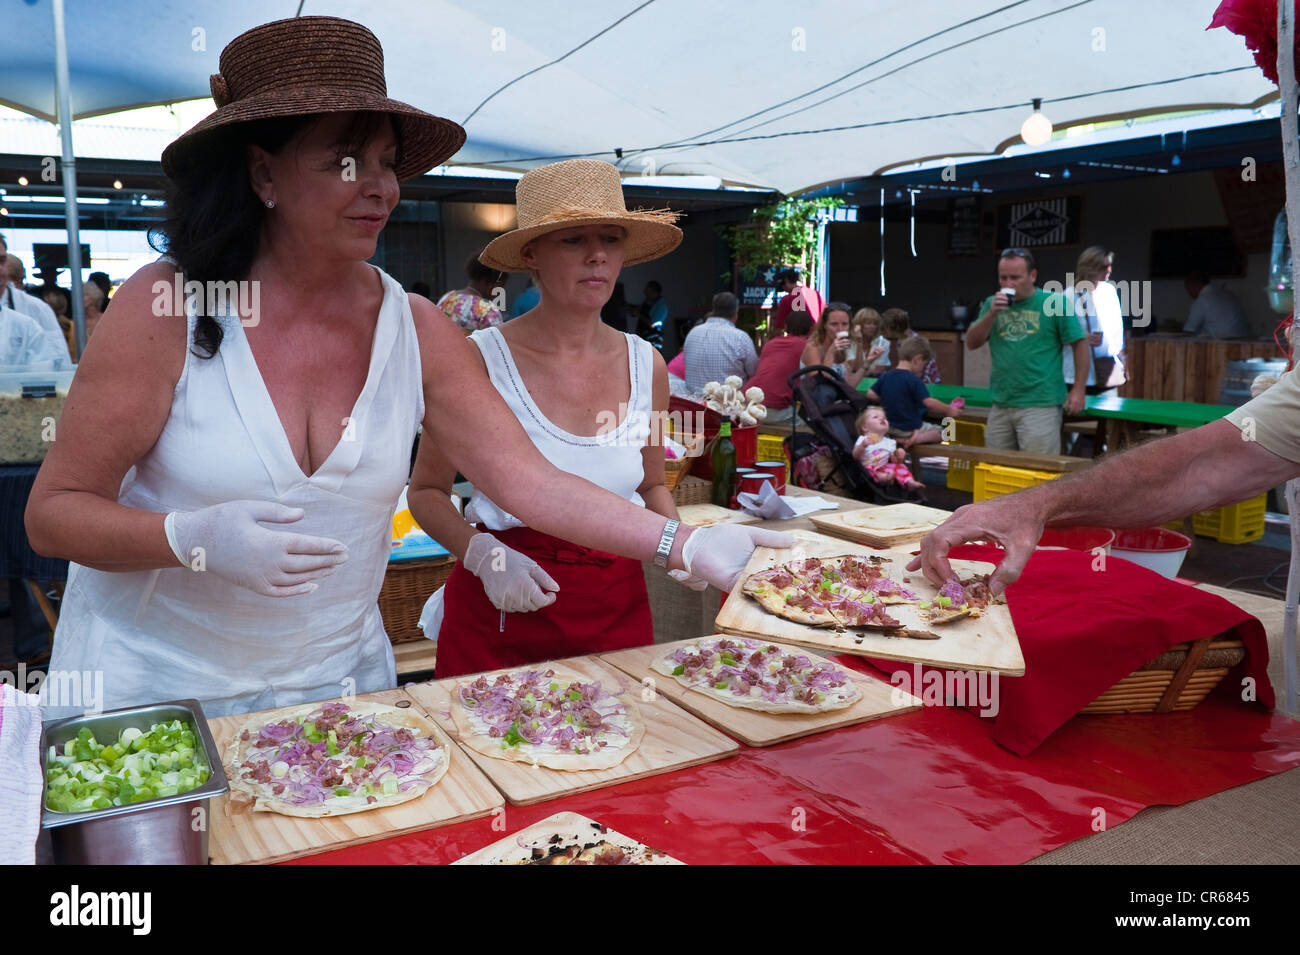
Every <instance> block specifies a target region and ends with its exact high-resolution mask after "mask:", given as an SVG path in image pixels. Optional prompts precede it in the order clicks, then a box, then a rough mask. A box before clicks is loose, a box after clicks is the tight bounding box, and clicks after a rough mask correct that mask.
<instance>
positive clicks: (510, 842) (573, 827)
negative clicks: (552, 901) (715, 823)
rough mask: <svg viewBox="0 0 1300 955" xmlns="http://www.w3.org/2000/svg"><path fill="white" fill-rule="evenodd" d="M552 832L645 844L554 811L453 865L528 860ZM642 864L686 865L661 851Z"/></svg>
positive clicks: (569, 839)
mask: <svg viewBox="0 0 1300 955" xmlns="http://www.w3.org/2000/svg"><path fill="white" fill-rule="evenodd" d="M602 829H603V830H604V831H603V832H602V831H601V830H602ZM555 836H559V837H560V839H561V840H562V843H561V844H563V845H568V844H569V843H573V842H577V843H579V844H583V845H585V844H586V843H589V842H598V841H604V842H610V843H613V844H614V845H616V846H622V847H623V848H625V849H629V850H631V851H633V852H637V851H638V850H643V849H645V848H646V846H645V845H644V844H643V843H640V842H638V841H637V840H635V839H633V838H632V837H631V836H625V835H623V834H622V833H621V832H615V831H614V830H613V829H610V828H609V827H608V826H601V824H600V823H598V822H596V821H595V820H593V819H588V818H587V817H586V816H584V815H582V814H580V813H576V812H557V813H556V814H555V815H553V816H547V817H546V818H545V819H543V820H541V821H540V822H535V823H533V824H532V825H531V826H529V827H528V828H527V829H521V830H520V831H519V832H516V833H515V834H514V835H513V836H506V837H505V838H504V839H500V840H498V841H496V842H494V843H492V844H491V845H488V846H484V847H483V848H482V849H479V850H478V851H477V852H472V853H470V854H469V855H467V856H464V857H463V858H460V859H457V860H456V861H455V862H453V863H452V865H514V864H516V863H521V862H527V861H529V860H531V859H532V855H533V847H534V846H536V847H538V848H540V849H542V850H543V851H545V850H546V848H547V846H548V845H550V844H551V839H553V838H554V837H555ZM643 864H644V865H685V863H684V862H681V861H679V860H677V859H674V858H673V857H672V856H670V855H666V854H664V853H662V852H659V853H656V854H655V855H653V856H650V857H649V858H648V859H647V860H646V861H645V862H644V863H643Z"/></svg>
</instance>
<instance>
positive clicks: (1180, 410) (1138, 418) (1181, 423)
mask: <svg viewBox="0 0 1300 955" xmlns="http://www.w3.org/2000/svg"><path fill="white" fill-rule="evenodd" d="M1085 410H1086V412H1087V413H1088V414H1090V415H1092V416H1093V417H1095V418H1100V419H1101V420H1100V421H1099V422H1098V428H1097V442H1096V445H1095V447H1096V448H1097V453H1100V450H1101V448H1102V447H1105V448H1106V449H1107V450H1108V451H1122V450H1124V449H1125V448H1127V447H1130V446H1131V445H1134V444H1136V443H1137V437H1138V432H1139V431H1141V430H1142V427H1143V425H1146V426H1150V425H1158V426H1160V427H1163V428H1165V429H1167V430H1172V429H1174V428H1199V427H1200V426H1201V425H1204V424H1209V423H1210V422H1211V421H1218V420H1219V419H1220V418H1222V417H1223V416H1224V415H1226V414H1228V413H1229V412H1230V411H1235V410H1236V409H1235V408H1234V407H1233V406H1232V405H1202V404H1197V403H1196V402H1192V401H1155V400H1152V399H1150V398H1120V397H1117V396H1115V395H1096V396H1094V397H1091V398H1089V399H1088V402H1087V405H1086V406H1085Z"/></svg>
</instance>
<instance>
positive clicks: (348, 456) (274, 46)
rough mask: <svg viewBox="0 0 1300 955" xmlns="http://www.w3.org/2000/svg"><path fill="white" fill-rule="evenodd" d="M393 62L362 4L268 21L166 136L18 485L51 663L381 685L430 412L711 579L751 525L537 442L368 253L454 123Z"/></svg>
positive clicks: (436, 318)
mask: <svg viewBox="0 0 1300 955" xmlns="http://www.w3.org/2000/svg"><path fill="white" fill-rule="evenodd" d="M386 89H387V88H386V84H385V80H384V71H383V51H382V49H381V48H380V45H379V42H378V40H377V39H376V38H375V37H374V35H373V34H371V33H370V31H369V30H367V29H365V28H364V27H362V26H361V25H359V24H356V23H351V22H349V21H346V20H338V19H334V18H329V17H304V18H301V19H294V20H282V21H277V22H275V23H269V24H266V25H264V26H260V27H256V28H254V29H253V30H250V31H248V32H247V33H244V34H242V35H240V36H239V37H237V38H236V39H234V40H233V41H232V42H231V43H230V44H229V45H228V46H227V47H226V48H225V49H224V50H223V51H222V54H221V61H220V73H219V74H217V75H215V76H214V77H213V78H212V91H213V97H214V99H215V101H216V103H217V106H218V109H217V111H216V112H215V113H213V114H212V115H211V116H209V117H208V118H207V119H205V120H204V121H203V122H201V123H199V124H198V125H197V126H195V127H194V128H193V129H191V130H190V131H189V132H188V133H186V134H185V135H184V136H182V137H180V138H179V139H178V140H176V142H174V143H173V144H172V145H171V146H169V147H168V148H167V150H166V151H165V152H164V154H163V168H164V171H165V172H166V173H167V175H168V178H169V179H170V181H171V189H170V192H169V196H168V210H167V220H166V222H165V223H164V225H163V226H162V228H161V234H162V237H163V239H164V240H165V247H166V250H167V253H168V257H169V258H168V259H165V260H163V261H160V262H157V263H155V264H153V265H150V266H147V267H145V268H144V269H142V270H140V271H139V272H137V273H136V274H135V275H134V276H133V277H132V278H131V279H129V280H128V281H127V282H126V283H125V284H124V285H123V286H122V287H121V288H120V289H119V290H118V293H117V295H116V296H114V299H113V307H112V308H111V309H110V310H109V311H108V312H107V313H106V314H105V316H104V319H103V321H102V322H101V323H100V326H99V330H98V331H97V332H96V334H95V337H94V339H92V340H91V342H90V343H89V345H88V347H87V348H86V352H85V354H84V355H83V356H82V362H81V365H80V369H79V371H78V373H77V376H76V378H75V380H74V382H73V384H72V387H71V389H70V392H69V395H68V399H67V403H66V405H65V408H64V412H63V417H62V419H61V420H60V422H59V432H58V440H57V441H56V442H54V444H53V445H52V446H51V449H50V452H49V454H48V456H47V457H46V459H45V463H44V465H43V467H42V470H41V472H40V474H39V476H38V477H37V480H36V485H35V487H34V489H33V491H32V495H31V498H30V501H29V504H28V510H27V529H28V534H29V536H30V539H31V542H32V546H33V547H34V548H35V549H36V550H38V551H39V552H41V553H45V554H51V555H58V556H61V557H66V558H68V559H69V560H71V561H73V562H74V563H73V565H72V567H71V571H70V573H69V580H68V588H67V593H66V596H65V601H64V606H63V612H62V616H61V619H60V622H59V627H58V630H57V632H56V635H55V645H54V657H53V660H52V662H51V667H52V668H53V669H57V670H87V671H96V670H98V671H100V672H102V673H103V674H104V692H103V699H102V700H101V701H100V702H101V703H102V705H103V706H105V707H106V708H114V707H122V706H129V705H134V704H146V703H152V702H157V701H159V700H170V699H177V698H184V697H193V698H197V699H199V700H201V701H202V702H203V704H204V708H205V710H206V712H207V714H208V715H209V716H214V715H222V714H226V713H233V712H241V711H247V710H252V709H260V708H264V707H270V706H278V705H287V704H293V703H296V702H301V701H307V700H316V699H324V698H328V697H332V696H337V695H339V694H341V693H347V692H349V691H350V690H356V691H361V692H364V691H368V690H375V689H379V688H382V687H387V686H392V685H394V683H395V673H394V666H393V655H392V650H391V647H390V645H389V643H388V640H387V637H386V635H385V633H384V628H383V623H382V620H381V618H380V615H379V610H378V606H377V597H378V593H379V588H380V585H381V583H382V581H383V577H384V570H385V565H386V562H387V557H388V550H389V543H388V540H389V533H388V525H389V521H390V519H391V517H392V513H393V509H394V506H395V504H396V502H397V498H398V496H399V494H400V493H401V490H402V488H403V485H404V484H405V482H406V479H407V472H408V469H409V449H410V447H411V443H412V441H413V439H414V436H415V433H416V429H417V427H419V426H420V425H421V424H423V427H424V436H425V440H424V441H423V442H422V446H424V447H428V446H430V445H437V446H438V447H439V448H440V450H441V451H442V453H444V454H445V455H447V457H448V458H450V460H452V461H454V462H455V464H456V466H457V467H458V468H459V469H460V470H461V471H462V472H463V473H464V474H465V475H466V476H468V477H469V478H470V479H471V480H472V481H473V482H474V484H475V485H476V486H477V487H479V488H481V489H482V490H483V492H484V493H485V494H487V495H488V496H490V497H491V498H492V499H493V500H499V501H501V502H502V504H503V505H504V506H506V507H509V508H511V509H512V510H514V511H515V512H517V513H519V514H520V515H521V516H523V517H524V518H525V519H526V520H528V521H529V522H530V523H531V524H533V525H534V526H536V527H538V528H541V529H544V530H546V531H548V532H552V533H555V532H559V531H561V530H563V531H564V532H565V533H567V534H568V535H569V536H570V537H572V538H573V539H575V540H578V541H579V542H581V543H582V544H584V545H587V546H592V547H600V548H603V549H605V550H609V551H613V552H617V553H624V554H629V555H634V556H637V557H640V558H642V559H649V558H650V557H652V556H655V555H656V554H667V555H668V556H667V557H666V558H665V559H666V560H667V561H669V562H670V564H671V566H673V567H675V568H686V569H691V568H693V569H694V572H695V573H697V574H699V575H700V576H702V577H705V578H708V579H710V580H711V581H713V582H716V583H721V584H723V585H726V584H727V583H728V582H729V581H730V580H731V579H733V578H734V577H735V576H736V574H738V572H739V570H740V566H738V565H743V562H744V560H745V559H746V558H747V556H748V553H749V551H750V550H752V541H751V540H750V538H749V537H745V538H743V539H741V538H739V537H736V536H734V535H732V536H729V537H724V536H719V535H716V534H710V531H712V530H713V529H712V528H705V529H703V530H699V531H694V530H693V529H690V528H686V529H684V530H685V533H678V534H676V535H674V534H673V533H672V532H671V530H673V528H667V527H665V521H664V519H663V518H662V517H660V516H657V515H654V514H651V513H649V512H647V511H646V510H644V509H642V508H638V507H635V506H634V505H632V504H630V503H628V502H627V501H620V500H619V499H618V498H617V497H615V496H614V495H612V494H609V493H607V492H603V491H600V490H598V489H597V488H595V487H593V486H592V485H590V484H588V483H586V482H584V481H581V480H579V479H577V478H575V477H572V476H569V475H565V474H562V473H561V472H560V471H558V470H557V469H555V468H554V467H552V466H551V465H549V464H548V463H547V462H546V460H545V459H544V458H543V457H542V456H541V455H540V454H539V453H538V452H537V451H536V449H535V448H534V447H533V446H532V444H531V443H530V442H529V441H528V439H527V436H526V435H525V434H524V432H523V430H522V429H521V428H520V427H519V424H518V422H517V421H516V420H515V417H514V416H513V415H512V414H511V413H510V412H509V410H508V409H507V408H506V406H505V404H504V403H503V402H502V401H501V399H500V398H499V397H498V395H497V393H496V391H495V390H494V389H493V388H492V386H491V384H490V382H489V381H488V379H487V377H486V376H485V375H484V374H483V373H482V371H481V368H480V367H477V359H476V358H475V357H474V352H475V349H473V348H472V346H470V345H469V343H468V342H466V341H465V339H464V337H463V335H462V334H461V332H460V331H459V330H458V329H457V328H456V327H455V326H454V325H453V324H452V323H451V322H449V321H447V320H446V318H445V317H441V316H440V315H439V313H438V312H437V311H436V309H435V307H434V305H433V304H432V303H431V302H429V301H428V300H427V299H424V298H421V297H419V296H409V297H408V296H407V295H406V293H405V292H404V291H403V290H402V288H401V286H400V285H399V284H398V283H396V282H395V281H394V280H393V279H391V278H389V277H388V276H387V275H385V274H384V273H383V272H381V271H380V270H378V269H376V268H373V267H372V266H369V265H367V263H366V260H367V259H369V258H370V257H371V256H373V255H374V252H375V248H376V243H377V238H378V235H379V233H380V231H381V230H382V228H383V226H384V224H385V222H386V221H387V218H388V216H389V214H390V213H391V212H392V210H393V208H394V207H395V206H396V204H397V201H398V183H399V182H400V181H401V180H403V179H409V178H412V177H414V176H418V175H420V174H421V173H423V172H425V171H426V170H428V169H429V168H431V167H433V166H434V165H436V164H438V163H440V162H443V161H444V160H446V159H447V158H448V157H449V156H450V155H451V154H452V153H454V152H455V151H456V149H458V148H459V147H460V144H461V143H462V141H463V139H464V131H463V130H462V129H461V128H460V127H459V126H457V125H456V124H455V123H452V122H449V121H448V120H444V119H439V118H438V117H436V116H432V115H430V114H428V113H425V112H423V111H421V110H418V109H415V108H414V107H412V106H408V105H406V104H405V103H399V102H397V101H395V100H391V99H389V98H388V96H387V92H386ZM178 306H179V307H178ZM466 419H468V420H466ZM506 462H509V466H508V467H507V466H506ZM656 547H658V548H659V549H658V551H657V550H656Z"/></svg>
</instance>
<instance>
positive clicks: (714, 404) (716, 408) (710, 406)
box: [704, 398, 725, 414]
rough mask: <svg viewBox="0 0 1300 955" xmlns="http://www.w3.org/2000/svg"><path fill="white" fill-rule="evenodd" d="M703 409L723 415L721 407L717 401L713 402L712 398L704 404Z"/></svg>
mask: <svg viewBox="0 0 1300 955" xmlns="http://www.w3.org/2000/svg"><path fill="white" fill-rule="evenodd" d="M704 407H706V408H708V409H709V410H710V411H716V412H717V413H718V414H725V412H724V411H723V410H722V405H721V404H719V403H718V402H717V401H714V400H713V399H712V398H710V399H709V400H708V401H706V402H704Z"/></svg>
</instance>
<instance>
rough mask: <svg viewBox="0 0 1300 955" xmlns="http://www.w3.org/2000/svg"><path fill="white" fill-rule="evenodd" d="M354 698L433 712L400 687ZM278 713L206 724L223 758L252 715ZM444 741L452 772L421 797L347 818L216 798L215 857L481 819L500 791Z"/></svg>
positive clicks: (268, 855) (263, 856) (261, 855)
mask: <svg viewBox="0 0 1300 955" xmlns="http://www.w3.org/2000/svg"><path fill="white" fill-rule="evenodd" d="M356 699H357V700H363V701H364V700H369V701H371V702H375V703H388V704H390V705H393V706H397V705H399V704H401V703H406V704H408V705H411V706H413V707H414V708H415V709H416V710H417V711H418V712H420V713H421V714H422V715H424V716H426V717H427V716H431V714H429V713H427V712H425V711H424V709H423V708H422V707H420V706H419V705H418V704H417V703H415V701H413V700H412V699H411V698H410V697H409V696H407V695H406V693H404V692H403V691H401V690H383V691H381V692H379V693H367V694H365V695H363V696H358V697H356ZM322 702H324V701H322ZM343 702H347V701H346V700H344V701H343ZM283 709H297V707H285V708H283ZM277 712H281V711H278V710H267V711H266V712H264V713H243V714H240V715H238V716H220V717H217V718H216V719H212V720H209V721H208V725H209V726H211V728H212V737H213V739H214V740H215V741H216V744H217V750H218V752H220V753H221V755H222V756H223V757H224V756H225V753H226V750H227V748H229V746H230V745H231V743H233V742H234V739H235V733H236V732H238V731H239V728H240V727H242V726H244V725H245V723H247V722H248V721H249V720H250V719H252V718H254V717H261V716H265V717H266V718H267V720H268V722H269V721H271V720H274V719H275V718H276V717H275V714H276V713H277ZM435 722H436V721H435ZM444 742H445V744H448V745H447V751H448V753H450V754H451V765H450V766H449V767H448V769H447V772H446V774H445V775H444V776H443V777H442V779H440V780H438V782H437V783H436V784H435V785H434V786H433V787H432V788H430V789H429V791H428V792H426V793H425V794H424V795H423V796H421V797H420V798H419V799H412V800H411V801H410V802H404V803H400V804H398V805H396V806H387V807H385V808H383V809H372V810H370V811H368V812H354V813H349V814H348V815H345V816H326V817H324V818H322V819H304V818H300V817H298V816H282V815H280V814H279V813H278V812H253V811H252V810H251V809H250V810H247V811H245V812H239V813H233V814H232V813H231V812H230V796H229V795H225V796H220V797H218V798H217V799H214V800H213V801H212V804H211V807H210V810H211V815H210V819H211V824H212V831H211V833H210V834H209V842H208V852H209V854H210V856H211V858H212V862H213V863H214V864H217V865H231V864H237V863H250V862H260V863H265V862H281V861H283V860H285V859H295V858H297V857H298V856H305V855H311V854H312V853H314V852H322V851H324V850H326V849H339V848H342V847H343V846H352V845H360V844H361V843H364V842H374V841H375V840H377V839H387V838H388V837H389V836H396V835H400V834H402V833H407V832H418V831H419V830H421V829H432V828H434V827H435V826H445V825H448V824H449V823H453V822H461V821H463V820H465V819H476V818H478V817H479V816H486V815H489V814H490V813H491V812H492V811H493V810H494V809H496V808H498V807H500V806H502V805H504V800H502V798H501V794H500V793H498V792H497V791H496V790H495V789H494V788H493V787H492V784H491V783H490V782H489V781H488V779H487V777H486V776H484V775H483V773H481V772H480V771H479V769H478V767H476V766H475V765H474V764H473V763H472V762H471V761H470V760H468V759H466V758H465V754H464V753H463V752H462V751H461V750H460V748H459V747H457V746H454V745H449V744H450V743H451V741H450V740H445V741H444Z"/></svg>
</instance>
